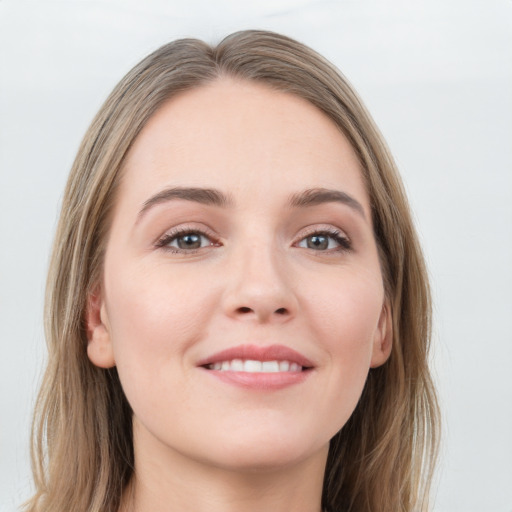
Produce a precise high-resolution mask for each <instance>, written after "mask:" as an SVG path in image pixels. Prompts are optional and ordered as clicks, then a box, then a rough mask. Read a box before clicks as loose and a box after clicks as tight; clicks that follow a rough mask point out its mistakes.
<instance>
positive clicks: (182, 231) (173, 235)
mask: <svg viewBox="0 0 512 512" xmlns="http://www.w3.org/2000/svg"><path fill="white" fill-rule="evenodd" d="M185 235H197V236H199V237H201V238H202V237H204V238H207V239H208V240H209V241H210V243H209V244H208V245H207V246H205V247H212V246H219V245H220V244H219V243H218V242H217V241H215V237H214V236H213V235H212V234H211V233H208V232H207V231H206V230H203V229H197V228H187V227H183V228H176V229H174V230H172V231H169V232H167V233H165V234H164V235H163V236H162V237H161V238H160V239H158V240H157V242H156V244H155V247H156V248H158V249H163V250H164V251H169V252H170V253H172V254H195V253H196V252H197V251H199V250H201V249H204V248H205V247H199V248H197V249H180V248H179V247H172V246H170V245H169V244H170V243H172V242H173V241H175V240H177V239H178V238H180V237H183V236H185Z"/></svg>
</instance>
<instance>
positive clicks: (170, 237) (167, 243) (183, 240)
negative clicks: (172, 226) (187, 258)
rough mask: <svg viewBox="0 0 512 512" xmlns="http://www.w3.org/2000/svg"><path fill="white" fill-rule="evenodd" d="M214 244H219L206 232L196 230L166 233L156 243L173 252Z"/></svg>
mask: <svg viewBox="0 0 512 512" xmlns="http://www.w3.org/2000/svg"><path fill="white" fill-rule="evenodd" d="M213 245H217V244H216V243H214V242H213V241H212V239H211V238H210V237H209V236H208V235H207V234H206V233H203V232H201V231H194V230H179V231H175V232H170V233H166V234H165V235H164V236H163V237H162V238H161V239H160V240H158V242H157V243H156V246H157V247H161V248H163V249H167V250H170V251H172V252H194V251H197V250H199V249H202V248H204V247H209V246H213Z"/></svg>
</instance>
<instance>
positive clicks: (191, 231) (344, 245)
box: [155, 227, 352, 254]
mask: <svg viewBox="0 0 512 512" xmlns="http://www.w3.org/2000/svg"><path fill="white" fill-rule="evenodd" d="M185 235H196V236H199V237H201V238H202V237H204V238H206V239H208V240H209V241H210V243H209V244H208V245H207V246H204V247H199V248H195V249H181V248H177V247H172V246H170V245H169V244H171V243H172V242H174V241H175V240H177V239H178V238H180V237H182V236H185ZM312 236H319V237H320V236H325V237H328V238H331V239H332V240H334V241H335V242H336V243H337V244H338V246H337V247H335V248H330V249H329V248H327V249H325V250H315V249H313V248H308V249H310V250H311V251H314V252H319V253H333V252H348V251H350V250H352V243H351V241H350V239H349V238H348V237H347V236H346V235H345V234H344V233H343V232H342V231H340V230H338V229H315V230H311V232H309V233H306V234H303V235H302V236H301V238H300V239H299V240H298V241H297V242H294V244H293V245H294V246H295V247H297V246H298V244H299V243H301V242H303V241H305V240H306V239H307V238H310V237H312ZM219 245H220V243H219V242H218V241H216V240H215V237H214V236H213V235H212V234H210V233H208V232H207V231H206V230H203V229H196V228H187V227H183V228H176V229H174V230H172V231H170V232H168V233H165V234H164V235H163V236H162V237H161V238H160V239H158V240H157V242H156V243H155V247H156V248H158V249H163V250H165V251H168V252H171V253H172V254H195V253H196V252H198V251H199V250H201V249H204V248H206V247H218V246H219Z"/></svg>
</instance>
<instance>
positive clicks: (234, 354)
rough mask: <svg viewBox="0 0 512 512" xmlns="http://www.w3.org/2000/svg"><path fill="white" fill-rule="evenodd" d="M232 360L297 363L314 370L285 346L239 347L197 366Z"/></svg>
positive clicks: (202, 361) (300, 356)
mask: <svg viewBox="0 0 512 512" xmlns="http://www.w3.org/2000/svg"><path fill="white" fill-rule="evenodd" d="M232 359H244V360H245V359H253V360H255V361H262V362H264V361H275V360H277V361H289V362H290V363H297V364H299V365H300V366H302V367H303V368H308V369H309V368H312V367H313V363H312V362H311V361H310V360H309V359H308V358H307V357H305V356H303V355H302V354H300V353H299V352H297V351H296V350H294V349H292V348H290V347H286V346H284V345H269V346H266V347H265V346H260V345H239V346H237V347H231V348H228V349H226V350H221V351H220V352H216V353H215V354H212V355H211V356H208V357H205V358H204V359H202V360H201V361H199V362H198V363H197V366H206V365H209V364H213V363H220V362H222V361H228V360H232Z"/></svg>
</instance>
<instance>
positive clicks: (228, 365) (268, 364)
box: [206, 359, 305, 373]
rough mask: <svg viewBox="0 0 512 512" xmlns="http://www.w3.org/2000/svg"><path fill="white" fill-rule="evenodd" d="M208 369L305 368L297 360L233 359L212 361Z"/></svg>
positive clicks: (267, 370) (259, 370)
mask: <svg viewBox="0 0 512 512" xmlns="http://www.w3.org/2000/svg"><path fill="white" fill-rule="evenodd" d="M206 369H207V370H217V371H221V372H246V373H279V372H301V371H303V370H304V369H305V368H304V367H303V366H301V365H299V364H297V363H295V362H293V361H292V362H290V361H287V360H284V361H278V360H277V359H276V360H273V361H258V360H256V359H246V360H245V361H244V360H243V359H232V360H226V361H222V362H220V361H219V362H216V363H210V364H208V365H207V366H206Z"/></svg>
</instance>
